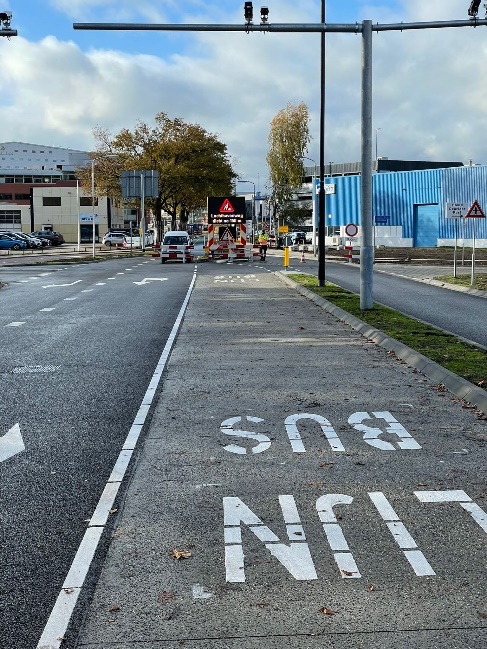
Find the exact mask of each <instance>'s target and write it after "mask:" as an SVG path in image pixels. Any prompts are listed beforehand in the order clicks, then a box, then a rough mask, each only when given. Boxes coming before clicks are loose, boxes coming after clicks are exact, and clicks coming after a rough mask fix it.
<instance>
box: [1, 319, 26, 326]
mask: <svg viewBox="0 0 487 649" xmlns="http://www.w3.org/2000/svg"><path fill="white" fill-rule="evenodd" d="M25 323H26V320H24V321H23V322H9V323H8V324H6V325H5V326H6V327H21V326H22V325H25Z"/></svg>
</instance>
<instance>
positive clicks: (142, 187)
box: [140, 173, 145, 252]
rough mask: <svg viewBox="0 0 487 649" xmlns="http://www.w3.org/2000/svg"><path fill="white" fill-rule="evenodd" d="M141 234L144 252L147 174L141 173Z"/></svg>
mask: <svg viewBox="0 0 487 649" xmlns="http://www.w3.org/2000/svg"><path fill="white" fill-rule="evenodd" d="M140 230H141V233H140V236H141V240H140V243H141V248H142V252H144V250H145V175H144V174H143V173H141V174H140Z"/></svg>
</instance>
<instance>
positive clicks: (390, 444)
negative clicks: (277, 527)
mask: <svg viewBox="0 0 487 649" xmlns="http://www.w3.org/2000/svg"><path fill="white" fill-rule="evenodd" d="M305 420H307V421H308V422H309V421H314V422H316V424H318V426H319V429H320V430H321V435H322V436H323V437H324V438H325V439H326V441H327V443H328V445H329V447H330V450H331V452H332V453H344V452H346V450H347V449H346V448H345V446H344V444H343V443H342V441H341V439H340V438H339V436H338V434H337V432H336V430H335V427H334V426H333V425H332V423H331V422H330V421H329V420H328V419H326V418H325V417H323V416H321V415H319V414H315V413H297V414H293V415H289V416H288V417H286V418H285V421H284V429H285V435H284V437H287V439H288V442H289V445H290V450H291V452H292V453H296V454H298V453H299V454H301V453H306V452H307V448H306V447H305V445H304V442H303V440H302V436H301V434H300V432H299V429H298V423H299V422H301V421H305ZM242 423H244V426H245V429H244V427H240V424H242ZM263 424H265V419H263V418H262V417H256V416H249V415H247V416H245V417H240V416H236V417H229V418H228V419H225V420H224V421H222V422H221V424H220V432H221V433H222V434H223V435H225V436H226V437H231V438H235V441H234V442H233V443H231V444H227V445H225V446H223V450H224V451H225V452H227V453H230V454H234V455H240V456H247V457H249V458H251V457H252V456H256V455H259V454H263V453H266V452H267V451H269V449H270V448H271V446H272V443H273V440H272V439H271V437H269V436H268V435H266V434H264V433H262V432H259V430H258V429H259V428H262V425H263ZM348 424H349V425H350V426H351V427H352V429H354V430H356V431H357V432H359V433H360V435H361V440H362V442H363V443H364V444H366V445H368V446H370V447H372V448H373V449H375V451H376V452H379V453H391V452H401V453H410V452H413V453H416V452H421V451H422V447H421V445H420V444H419V443H418V442H417V441H416V440H415V439H414V438H413V436H412V435H411V434H410V433H409V432H408V431H407V430H406V428H405V427H404V426H403V425H402V424H401V423H400V422H399V421H398V420H397V419H396V418H395V417H394V416H393V415H392V414H391V413H390V412H388V411H376V412H372V413H370V414H369V413H368V412H355V413H352V414H351V415H350V416H349V417H348ZM247 428H249V429H251V430H246V429H247ZM385 436H387V437H388V440H386V439H384V437H385ZM244 440H245V442H246V445H245V446H244V445H243V442H244ZM237 441H240V442H241V443H240V444H238V443H237ZM366 496H367V497H368V499H370V501H371V502H372V504H373V505H374V507H375V509H376V510H377V513H378V515H379V517H380V520H382V521H383V523H385V527H386V528H387V530H388V532H389V533H390V534H391V535H392V538H393V540H394V541H395V543H396V545H397V546H398V548H399V551H400V552H401V553H402V555H403V557H404V559H405V560H406V561H407V562H408V564H409V566H410V567H411V569H412V574H413V575H414V576H416V577H425V578H431V577H437V574H436V571H435V569H434V568H433V567H432V565H431V564H430V562H429V561H428V559H427V558H426V556H425V554H424V553H423V552H422V551H421V549H420V548H419V547H418V543H417V541H416V540H415V539H414V538H413V536H412V534H411V531H410V530H409V529H408V528H407V527H406V525H405V523H404V522H403V521H402V520H401V519H400V517H399V515H398V514H397V513H396V511H395V509H394V507H393V504H392V502H391V501H390V500H389V498H388V497H387V496H386V494H385V493H383V492H382V491H371V492H367V493H366ZM410 497H411V499H412V500H413V501H414V500H415V499H416V501H419V502H420V503H422V504H428V503H432V504H436V505H441V504H442V503H459V505H460V507H461V508H462V509H463V510H464V511H466V512H467V513H468V514H469V515H470V517H471V519H472V520H473V522H474V523H476V524H477V525H478V526H479V527H480V528H481V529H482V530H483V531H484V532H485V533H487V513H486V512H485V511H484V510H483V509H482V508H481V507H480V506H479V505H478V504H477V503H475V502H474V501H473V500H472V498H471V497H470V496H469V495H468V494H467V493H466V492H465V491H463V490H439V491H414V492H412V493H411V496H410ZM271 498H274V499H275V500H276V501H278V503H279V506H280V509H281V513H282V520H283V523H284V527H285V529H286V534H287V539H286V540H283V539H281V538H280V537H279V536H278V534H276V533H275V532H274V531H273V530H272V529H271V528H270V527H268V526H267V525H266V524H265V523H264V517H263V516H262V512H258V513H257V512H255V511H253V510H252V509H251V507H250V506H249V505H248V504H247V503H246V502H244V500H242V499H241V498H240V497H238V495H232V496H225V497H223V499H222V509H223V519H224V531H223V542H224V546H225V580H226V582H227V583H244V582H246V580H247V576H246V572H245V569H246V565H245V556H246V553H245V548H244V541H243V538H244V537H243V534H242V531H243V528H245V529H247V530H248V531H249V532H251V533H252V534H253V535H254V536H255V537H256V538H257V539H258V540H259V541H260V542H261V543H262V544H263V545H264V547H265V548H266V549H267V550H268V551H269V553H270V554H271V556H272V557H274V558H275V559H276V560H277V561H278V562H279V563H280V564H281V565H282V566H283V567H284V568H285V569H286V570H287V572H288V573H289V574H290V575H291V576H292V577H293V578H294V579H295V580H296V581H313V580H317V579H319V574H318V571H317V568H316V566H315V562H314V559H313V557H312V553H311V549H310V547H309V545H308V542H307V540H306V532H305V527H304V525H303V523H302V521H301V517H300V514H299V511H298V507H297V505H296V501H295V498H294V496H293V495H291V494H279V495H277V494H276V495H275V496H272V495H271ZM344 506H345V507H347V513H348V516H347V519H348V520H352V521H353V520H354V516H353V515H352V512H353V511H356V510H355V509H354V507H355V505H354V497H353V496H352V495H350V494H346V493H326V494H323V495H322V496H320V497H319V498H318V499H317V500H316V502H315V509H316V514H317V516H318V518H319V520H320V522H321V524H322V530H323V534H324V537H325V539H326V542H327V544H328V546H329V548H330V550H331V552H332V555H333V558H334V560H335V563H336V566H337V569H338V570H337V576H339V577H341V578H342V579H360V578H361V577H362V574H361V571H360V568H359V565H358V563H357V561H356V559H355V557H354V555H353V552H352V550H351V548H350V545H349V542H348V541H347V539H346V537H345V532H344V530H343V528H342V525H341V524H340V520H341V518H342V515H341V512H342V511H343V507H344ZM273 518H274V517H273ZM466 526H467V523H463V524H462V529H463V527H466ZM415 529H416V530H418V525H415ZM465 533H466V534H471V533H473V531H470V530H469V531H465ZM485 540H487V539H485ZM441 568H442V569H443V568H444V567H443V566H441Z"/></svg>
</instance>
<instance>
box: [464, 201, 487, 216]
mask: <svg viewBox="0 0 487 649" xmlns="http://www.w3.org/2000/svg"><path fill="white" fill-rule="evenodd" d="M465 218H466V219H485V214H484V211H483V210H482V208H481V207H480V203H479V202H478V201H477V200H475V201H474V202H473V203H472V205H471V206H470V209H469V210H468V212H467V213H466V214H465Z"/></svg>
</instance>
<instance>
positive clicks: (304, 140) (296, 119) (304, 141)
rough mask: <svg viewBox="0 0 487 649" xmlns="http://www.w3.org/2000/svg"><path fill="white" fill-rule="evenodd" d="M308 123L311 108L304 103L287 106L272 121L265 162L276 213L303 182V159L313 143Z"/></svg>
mask: <svg viewBox="0 0 487 649" xmlns="http://www.w3.org/2000/svg"><path fill="white" fill-rule="evenodd" d="M309 121H310V118H309V113H308V107H307V106H306V104H304V103H302V102H301V103H300V104H298V105H297V106H296V105H293V104H291V103H288V105H287V106H286V108H283V109H282V110H280V111H279V112H278V113H277V115H276V116H275V117H274V119H273V120H272V122H271V125H270V132H269V136H268V144H269V150H268V153H267V158H266V160H267V166H268V168H269V178H270V182H271V203H272V205H273V206H274V209H275V210H276V209H280V210H282V208H283V207H284V205H285V204H286V203H287V202H289V201H290V200H291V198H292V196H293V195H294V194H295V192H296V189H297V188H298V187H300V186H301V184H302V182H303V174H304V169H303V157H304V156H305V154H306V153H307V151H308V144H309V142H310V140H311V137H310V134H309Z"/></svg>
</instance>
